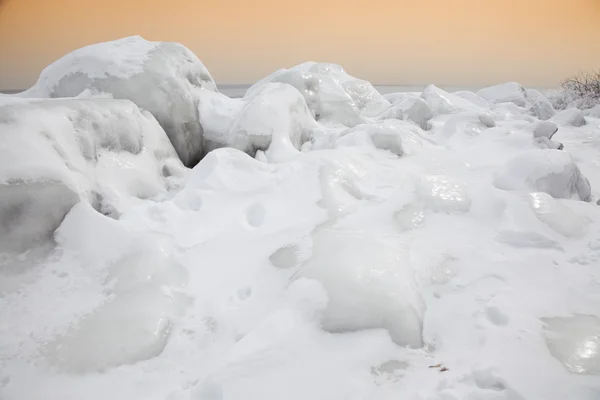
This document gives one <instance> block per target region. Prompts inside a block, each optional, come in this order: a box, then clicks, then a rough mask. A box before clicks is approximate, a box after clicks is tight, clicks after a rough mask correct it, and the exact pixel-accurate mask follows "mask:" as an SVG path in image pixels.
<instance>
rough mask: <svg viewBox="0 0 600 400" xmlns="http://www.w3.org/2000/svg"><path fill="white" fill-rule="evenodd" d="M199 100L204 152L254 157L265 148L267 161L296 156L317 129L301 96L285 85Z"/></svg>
mask: <svg viewBox="0 0 600 400" xmlns="http://www.w3.org/2000/svg"><path fill="white" fill-rule="evenodd" d="M199 98H200V102H199V116H200V121H201V122H202V125H203V126H204V128H205V131H204V144H205V151H207V152H208V151H210V150H213V149H216V148H219V147H233V148H235V149H238V150H241V151H243V152H245V153H248V154H250V155H252V156H254V155H255V154H256V151H257V150H263V151H264V150H267V149H269V151H268V152H267V156H268V157H269V158H270V159H276V160H281V159H285V158H287V157H288V156H290V155H293V154H294V153H297V151H298V150H299V149H300V146H301V145H302V144H303V143H304V142H306V141H307V140H308V139H309V138H310V137H311V133H312V131H313V130H314V129H315V128H316V127H317V122H316V121H315V120H314V118H313V116H312V114H311V112H310V110H309V109H308V107H307V105H306V101H305V100H304V98H303V97H302V95H301V94H300V93H299V92H298V91H297V90H296V89H295V88H294V87H292V86H290V85H288V84H285V83H268V84H266V85H264V86H263V87H262V88H261V90H260V91H257V92H255V94H254V96H252V97H248V98H244V99H230V98H228V97H226V96H224V95H222V94H220V93H213V92H210V91H201V93H200V94H199ZM272 144H273V145H272ZM271 145H272V146H271Z"/></svg>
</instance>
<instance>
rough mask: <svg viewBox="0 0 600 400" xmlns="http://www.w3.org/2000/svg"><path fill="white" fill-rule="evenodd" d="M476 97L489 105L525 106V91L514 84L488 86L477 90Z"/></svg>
mask: <svg viewBox="0 0 600 400" xmlns="http://www.w3.org/2000/svg"><path fill="white" fill-rule="evenodd" d="M477 95H478V96H480V97H483V98H484V99H486V100H487V101H489V102H491V103H514V104H516V105H518V106H519V107H525V106H526V105H527V90H526V89H525V88H524V87H523V86H521V85H519V84H518V83H516V82H508V83H502V84H500V85H495V86H489V87H486V88H483V89H481V90H479V91H478V92H477Z"/></svg>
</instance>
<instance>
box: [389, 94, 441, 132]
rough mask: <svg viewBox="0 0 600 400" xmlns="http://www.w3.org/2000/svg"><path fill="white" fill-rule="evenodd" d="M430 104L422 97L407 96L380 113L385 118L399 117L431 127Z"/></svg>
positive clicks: (420, 125) (423, 126)
mask: <svg viewBox="0 0 600 400" xmlns="http://www.w3.org/2000/svg"><path fill="white" fill-rule="evenodd" d="M432 115H433V114H432V112H431V108H430V107H429V104H428V103H427V102H426V101H425V100H423V99H422V98H420V97H416V96H406V97H404V98H403V99H402V100H400V101H398V102H394V103H393V104H392V106H391V107H390V108H389V109H387V110H385V111H384V112H383V113H382V114H380V115H379V118H383V119H399V120H402V121H412V122H414V123H415V124H417V126H419V127H421V128H422V129H425V130H427V129H430V127H431V126H430V124H429V120H430V119H431V117H432Z"/></svg>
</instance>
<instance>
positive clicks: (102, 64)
mask: <svg viewBox="0 0 600 400" xmlns="http://www.w3.org/2000/svg"><path fill="white" fill-rule="evenodd" d="M198 88H204V89H207V90H212V91H215V90H216V86H215V82H214V81H213V79H212V77H211V75H210V73H209V72H208V70H207V69H206V67H205V66H204V64H202V62H201V61H200V60H199V59H198V57H196V55H194V53H192V52H191V51H190V50H189V49H187V48H186V47H185V46H183V45H181V44H179V43H170V42H150V41H147V40H145V39H143V38H142V37H140V36H132V37H127V38H124V39H119V40H115V41H111V42H105V43H98V44H93V45H90V46H86V47H83V48H80V49H77V50H75V51H73V52H72V53H69V54H67V55H66V56H64V57H62V58H61V59H59V60H57V61H56V62H54V63H53V64H51V65H49V66H48V67H46V69H44V70H43V71H42V73H41V75H40V77H39V79H38V81H37V83H36V84H35V86H33V87H32V88H31V89H29V90H27V91H26V92H23V93H22V94H21V96H25V97H41V98H48V97H52V98H54V97H77V96H80V95H81V94H82V93H84V92H86V91H87V93H88V95H90V96H94V95H95V94H98V93H105V94H110V95H111V96H112V97H114V98H116V99H128V100H131V101H133V102H134V103H135V104H136V105H138V106H139V107H140V108H143V109H145V110H148V111H150V112H151V113H152V114H153V115H154V117H155V118H156V119H157V120H158V122H159V123H160V125H161V126H162V127H163V129H164V130H165V132H166V133H167V135H168V136H169V139H170V140H171V143H173V147H175V150H176V151H177V154H178V155H179V157H180V159H181V161H182V162H183V163H184V164H185V165H186V166H193V165H195V164H196V163H197V162H198V161H199V160H200V158H201V157H202V156H203V152H202V133H203V131H202V126H201V125H200V123H199V121H198V100H197V98H196V96H195V94H194V91H195V90H196V89H198Z"/></svg>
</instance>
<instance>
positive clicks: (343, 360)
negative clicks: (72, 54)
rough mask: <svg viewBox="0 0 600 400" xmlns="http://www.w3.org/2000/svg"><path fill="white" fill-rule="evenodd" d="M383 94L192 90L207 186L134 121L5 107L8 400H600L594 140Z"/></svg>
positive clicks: (86, 106) (59, 106) (142, 121)
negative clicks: (233, 94) (235, 95)
mask: <svg viewBox="0 0 600 400" xmlns="http://www.w3.org/2000/svg"><path fill="white" fill-rule="evenodd" d="M124 45H126V42H125V43H124ZM141 50H143V51H141ZM141 50H140V53H139V54H138V53H136V51H137V50H135V51H132V52H130V53H128V54H130V56H128V57H125V58H122V59H121V61H119V63H124V64H117V65H112V64H110V63H107V64H102V63H98V64H94V65H95V68H97V72H98V73H99V74H102V73H103V71H108V72H111V71H114V70H115V69H117V70H118V69H120V68H121V67H123V65H125V64H126V65H127V68H131V70H135V68H139V66H140V65H144V60H145V58H144V57H145V56H144V55H145V54H148V51H150V50H148V49H141ZM88 56H89V57H92V58H94V57H96V54H95V53H94V52H91V54H88ZM86 57H87V56H86ZM139 57H141V58H142V60H140V59H139ZM92 58H90V59H92ZM69 65H72V64H69ZM65 68H66V67H65ZM111 73H112V72H111ZM371 89H372V86H370V84H367V83H364V81H360V80H356V81H355V80H354V78H352V77H349V75H347V74H345V72H343V70H342V69H341V67H335V66H331V65H322V64H314V63H308V64H302V65H301V66H299V67H295V68H292V69H290V70H282V71H279V72H276V73H275V74H274V75H271V76H270V77H268V78H266V79H265V80H263V81H261V82H259V83H258V84H257V85H256V86H255V87H254V88H253V89H252V90H251V91H249V93H248V94H247V96H246V97H245V98H243V99H230V98H227V97H226V96H224V95H223V94H220V93H217V92H215V91H213V90H211V89H201V88H194V89H193V91H192V92H193V93H194V96H195V99H197V101H198V102H197V104H196V105H195V106H196V107H197V122H198V123H199V124H200V125H201V126H203V127H204V129H203V134H202V138H201V140H202V141H203V145H207V143H210V144H208V145H207V146H208V147H207V148H208V149H213V148H214V150H212V151H210V152H209V153H208V154H206V155H205V156H204V157H203V158H202V160H201V161H200V162H199V163H198V164H197V165H196V166H195V167H194V168H193V169H191V170H189V169H186V168H185V167H183V166H182V164H181V162H180V161H179V160H178V159H177V158H176V156H175V154H176V153H175V150H174V149H173V146H172V145H171V143H170V142H169V140H168V139H167V134H168V132H165V130H163V129H162V128H161V126H160V125H159V124H158V122H157V120H156V119H155V118H154V117H153V116H152V115H151V114H150V113H149V112H148V111H144V110H141V109H140V108H139V107H138V106H139V104H138V106H136V105H135V104H134V103H132V102H131V101H127V100H113V99H99V98H94V99H86V98H81V97H80V98H74V99H53V100H32V99H23V98H15V97H10V96H9V97H3V99H2V102H0V136H1V139H2V140H0V151H1V153H0V179H1V181H0V196H2V202H1V203H0V204H1V205H0V213H1V214H0V229H2V230H1V231H0V244H1V246H0V316H1V317H0V397H1V398H2V399H3V400H5V399H6V400H23V399H27V400H38V399H39V400H48V399H50V400H53V399H57V400H59V399H60V400H70V399H73V400H74V399H82V398H85V399H90V400H94V399H98V400H100V399H102V400H104V399H107V398H110V399H116V400H120V399H123V400H125V399H127V400H131V399H157V400H158V399H161V400H164V399H168V400H180V399H181V400H184V399H185V400H237V399H266V400H267V399H278V400H279V399H286V400H288V399H289V400H294V399H298V400H305V399H323V400H330V399H344V400H346V399H378V400H379V399H382V400H384V399H385V400H387V399H390V400H391V399H394V400H395V399H415V400H417V399H418V400H463V399H477V400H479V399H482V400H537V399H544V400H564V399H567V398H569V399H570V398H573V399H578V400H597V399H598V398H600V296H599V295H598V293H600V290H599V289H600V275H599V270H598V268H599V267H600V207H599V206H598V205H597V204H596V203H597V201H598V199H599V198H600V163H599V162H598V160H600V118H598V116H595V114H594V113H590V112H588V113H586V114H583V113H581V114H580V113H579V112H578V111H577V110H566V111H564V112H561V113H557V114H556V115H554V114H553V115H552V116H551V117H549V118H545V117H546V116H547V114H546V115H544V117H542V116H541V115H538V114H537V113H536V112H537V111H536V110H538V111H539V108H535V107H533V105H534V104H537V103H540V102H544V101H546V100H547V99H545V98H544V97H543V94H541V93H539V92H535V91H531V90H528V89H525V88H522V87H521V86H520V85H518V84H512V83H510V84H506V85H501V86H497V87H491V88H487V89H484V90H482V91H480V92H479V93H478V94H475V93H472V92H468V91H461V92H456V93H448V92H446V91H443V90H441V89H439V88H437V87H435V86H429V87H427V88H426V89H425V90H424V92H423V93H416V94H415V93H410V94H408V93H397V94H393V95H387V96H386V98H387V100H386V99H385V98H383V97H381V95H379V94H378V93H376V92H374V91H373V90H374V89H373V90H371ZM150 90H151V91H152V89H150ZM83 97H85V96H83ZM381 99H383V100H385V101H382V100H381ZM536 102H537V103H536ZM546 111H548V110H546ZM315 117H316V118H315ZM157 119H158V118H157ZM541 120H544V122H541ZM582 121H583V122H585V124H582V123H581V122H582ZM171 139H172V138H171ZM194 140H200V139H198V138H196V139H194ZM175 147H176V146H175ZM559 149H561V150H559ZM94 193H97V194H98V195H95V194H94ZM98 196H100V198H101V199H104V200H103V202H101V203H102V204H106V205H110V206H111V210H114V211H115V212H107V208H106V207H102V206H99V203H98V202H97V201H96V200H97V199H98ZM95 199H96V200H95ZM107 214H108V215H107Z"/></svg>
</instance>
